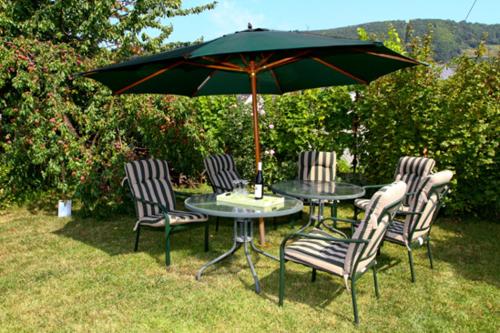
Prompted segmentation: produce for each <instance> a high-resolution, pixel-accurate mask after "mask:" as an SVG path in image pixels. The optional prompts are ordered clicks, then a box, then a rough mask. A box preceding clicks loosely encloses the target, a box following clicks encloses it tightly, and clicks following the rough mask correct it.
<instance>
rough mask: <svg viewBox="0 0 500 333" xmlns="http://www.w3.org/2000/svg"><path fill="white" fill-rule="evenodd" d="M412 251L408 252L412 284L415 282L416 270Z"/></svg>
mask: <svg viewBox="0 0 500 333" xmlns="http://www.w3.org/2000/svg"><path fill="white" fill-rule="evenodd" d="M411 252H412V251H411V250H408V260H409V261H410V272H411V282H415V269H414V268H413V255H412V253H411Z"/></svg>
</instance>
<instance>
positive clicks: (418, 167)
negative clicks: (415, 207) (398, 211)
mask: <svg viewBox="0 0 500 333" xmlns="http://www.w3.org/2000/svg"><path fill="white" fill-rule="evenodd" d="M435 164H436V162H435V161H434V160H433V159H432V158H427V157H412V156H403V157H401V158H400V159H399V162H398V166H397V167H396V173H395V175H394V180H402V181H404V182H405V183H406V185H408V188H407V190H406V191H407V192H412V193H413V192H415V191H416V190H417V189H418V187H419V185H420V183H421V181H422V179H423V178H424V177H425V176H427V175H428V174H429V173H430V172H431V171H432V168H434V165H435ZM414 200H415V196H414V195H410V196H407V197H405V198H404V200H403V205H405V206H409V205H411V204H412V203H413V201H414Z"/></svg>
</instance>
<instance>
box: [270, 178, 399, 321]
mask: <svg viewBox="0 0 500 333" xmlns="http://www.w3.org/2000/svg"><path fill="white" fill-rule="evenodd" d="M406 187H407V186H406V184H405V183H404V182H403V181H398V182H395V183H392V184H390V185H387V186H384V187H383V188H382V189H380V190H378V191H377V192H376V193H375V194H374V195H373V196H372V198H371V199H370V202H369V204H368V206H367V208H366V214H365V218H364V219H363V220H362V221H361V223H360V224H359V225H358V226H357V228H356V230H355V232H354V234H353V236H352V238H347V236H346V235H345V234H344V233H342V232H341V231H339V230H337V229H334V228H333V227H331V226H329V225H327V224H326V223H325V222H326V221H328V220H333V221H342V222H350V223H353V222H354V221H353V220H348V219H342V218H336V217H332V218H327V219H324V220H322V221H321V222H320V224H319V227H314V228H312V230H311V231H309V232H306V230H307V229H309V227H310V223H309V224H308V225H306V226H304V227H303V228H301V229H300V230H299V231H298V232H295V233H293V234H291V235H288V236H287V237H285V239H284V240H283V241H282V242H281V246H280V278H279V281H280V282H279V305H283V299H284V295H285V262H286V261H293V262H296V263H298V264H302V265H305V266H308V267H312V269H313V270H312V281H315V279H316V271H317V270H320V271H324V272H327V273H330V274H333V275H337V276H339V277H342V278H343V279H344V283H345V285H346V288H347V290H349V283H348V280H351V288H350V289H351V297H352V305H353V312H354V321H355V323H356V324H358V323H359V317H358V307H357V303H356V281H357V280H358V279H359V278H360V277H361V276H362V275H363V274H364V273H365V272H367V271H368V269H369V268H371V269H372V271H373V280H374V285H375V295H376V296H377V298H378V297H379V290H378V281H377V270H376V264H377V262H376V260H375V259H376V255H377V250H378V248H379V246H380V243H381V242H382V239H383V237H384V235H385V233H386V230H387V228H388V226H389V224H390V223H391V220H392V218H393V217H394V214H395V213H396V211H397V210H398V208H399V206H400V205H401V202H402V200H403V197H404V194H405V192H406ZM332 233H334V234H337V235H338V236H340V237H333V236H332ZM290 240H294V241H293V242H292V243H290V244H289V245H287V242H288V241H290Z"/></svg>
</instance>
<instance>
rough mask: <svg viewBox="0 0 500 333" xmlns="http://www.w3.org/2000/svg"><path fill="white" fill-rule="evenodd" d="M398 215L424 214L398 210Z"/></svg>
mask: <svg viewBox="0 0 500 333" xmlns="http://www.w3.org/2000/svg"><path fill="white" fill-rule="evenodd" d="M397 215H422V212H412V211H404V210H398V212H397Z"/></svg>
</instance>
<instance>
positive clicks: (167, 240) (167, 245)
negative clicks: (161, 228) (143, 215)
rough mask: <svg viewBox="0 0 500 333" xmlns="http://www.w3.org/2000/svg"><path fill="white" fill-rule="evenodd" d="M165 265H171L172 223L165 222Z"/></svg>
mask: <svg viewBox="0 0 500 333" xmlns="http://www.w3.org/2000/svg"><path fill="white" fill-rule="evenodd" d="M165 266H167V267H168V266H170V224H168V223H166V224H165Z"/></svg>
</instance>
